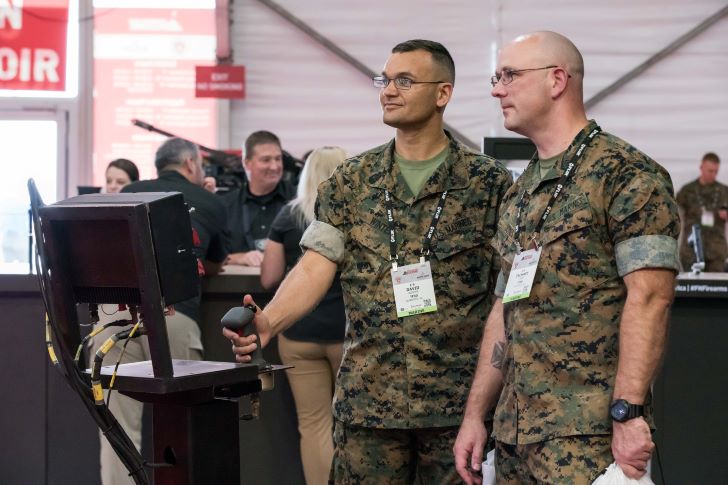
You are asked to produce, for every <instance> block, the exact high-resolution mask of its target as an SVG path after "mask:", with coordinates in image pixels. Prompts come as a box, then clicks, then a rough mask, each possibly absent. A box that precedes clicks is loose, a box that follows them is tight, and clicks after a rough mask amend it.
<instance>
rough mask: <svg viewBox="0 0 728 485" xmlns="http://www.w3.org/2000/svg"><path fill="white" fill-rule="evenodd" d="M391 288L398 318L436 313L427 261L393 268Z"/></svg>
mask: <svg viewBox="0 0 728 485" xmlns="http://www.w3.org/2000/svg"><path fill="white" fill-rule="evenodd" d="M392 286H393V287H394V303H395V305H397V317H398V318H402V317H409V316H410V315H418V314H420V313H429V312H435V311H437V302H436V301H435V286H434V284H433V282H432V269H431V268H430V262H429V261H424V260H421V261H420V262H419V263H417V264H408V265H406V266H393V267H392Z"/></svg>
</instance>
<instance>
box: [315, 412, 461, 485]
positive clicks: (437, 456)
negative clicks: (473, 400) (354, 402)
mask: <svg viewBox="0 0 728 485" xmlns="http://www.w3.org/2000/svg"><path fill="white" fill-rule="evenodd" d="M457 434H458V427H457V426H451V427H445V428H425V429H376V428H363V427H359V426H348V425H346V424H344V423H342V422H340V421H336V424H335V426H334V463H333V465H332V469H331V477H330V479H329V483H330V484H336V485H368V484H371V485H383V484H387V485H399V484H401V485H410V484H418V485H419V484H422V485H424V484H433V485H440V484H450V483H461V482H460V480H459V479H458V475H457V472H456V471H455V462H454V458H453V453H452V447H453V445H454V444H455V438H456V437H457Z"/></svg>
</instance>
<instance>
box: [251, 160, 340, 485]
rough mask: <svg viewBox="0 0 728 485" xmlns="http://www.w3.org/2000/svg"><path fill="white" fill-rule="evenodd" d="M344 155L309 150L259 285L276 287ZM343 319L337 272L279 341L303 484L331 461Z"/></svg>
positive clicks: (320, 479) (323, 475)
mask: <svg viewBox="0 0 728 485" xmlns="http://www.w3.org/2000/svg"><path fill="white" fill-rule="evenodd" d="M345 158H346V153H345V152H344V150H342V149H341V148H339V147H323V148H318V149H316V150H314V151H313V152H312V153H311V155H310V156H309V157H308V159H307V160H306V164H305V165H304V167H303V172H301V179H300V182H299V184H298V192H297V195H296V198H295V199H293V200H292V201H291V202H290V203H288V204H287V205H286V206H284V207H283V209H281V211H280V212H279V213H278V215H277V216H276V219H275V220H274V221H273V225H272V226H271V229H270V234H269V236H268V238H269V239H268V242H267V244H266V246H265V253H264V256H263V262H262V264H261V267H260V280H261V283H262V285H263V287H265V288H267V289H270V288H273V287H275V286H277V285H278V284H279V283H280V282H281V281H282V280H283V277H284V276H285V273H286V272H287V271H288V270H290V269H291V268H292V267H293V266H294V265H295V264H296V262H297V261H298V259H299V258H300V257H301V255H302V254H303V253H302V252H301V248H300V246H299V245H298V243H299V241H300V240H301V236H302V235H303V232H304V231H305V229H306V227H307V226H308V225H309V224H310V223H311V221H313V219H314V205H315V203H316V190H317V188H318V185H319V184H320V183H321V182H323V181H324V180H326V179H327V178H329V177H330V176H331V174H332V173H333V172H334V169H336V167H338V166H339V165H341V163H342V162H343V161H344V159H345ZM345 327H346V316H345V314H344V301H343V299H342V294H341V283H340V281H339V274H338V273H337V274H336V277H335V278H334V282H333V283H332V284H331V288H329V291H328V292H327V293H326V296H324V298H323V299H322V300H321V302H320V303H319V304H318V306H317V307H316V308H315V309H314V310H313V311H312V312H311V313H310V314H309V315H307V316H306V317H304V318H303V319H302V320H300V321H298V322H296V324H295V325H293V326H292V327H291V328H289V329H288V330H286V331H285V332H283V334H281V335H280V336H279V337H278V352H279V354H280V357H281V361H282V362H283V363H284V364H286V365H293V366H295V367H294V368H292V369H288V370H287V371H286V373H287V375H288V381H289V383H290V386H291V391H292V392H293V398H294V400H295V401H296V412H297V414H298V430H299V432H300V434H301V461H302V462H303V472H304V475H305V477H306V483H307V484H308V485H318V484H325V483H327V482H328V478H329V469H330V468H331V461H332V459H333V454H334V448H333V437H332V430H333V417H332V414H331V401H332V399H333V388H334V380H335V378H336V373H337V371H338V369H339V365H340V364H341V356H342V352H343V340H344V331H345Z"/></svg>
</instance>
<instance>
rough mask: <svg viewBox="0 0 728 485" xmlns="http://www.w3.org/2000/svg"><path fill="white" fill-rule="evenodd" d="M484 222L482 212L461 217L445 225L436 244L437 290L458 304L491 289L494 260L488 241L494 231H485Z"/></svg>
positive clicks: (434, 266)
mask: <svg viewBox="0 0 728 485" xmlns="http://www.w3.org/2000/svg"><path fill="white" fill-rule="evenodd" d="M483 219H484V218H483V214H482V213H481V212H479V211H468V212H466V213H460V214H458V219H457V220H456V221H455V222H454V224H448V223H447V221H441V223H440V224H441V226H442V227H440V226H438V229H437V232H438V233H439V234H438V235H437V238H436V239H435V240H433V246H432V253H433V255H434V258H432V264H433V268H432V270H433V275H434V278H435V284H436V290H437V292H438V293H442V292H447V294H449V295H450V296H451V297H452V298H453V299H454V300H455V301H461V300H467V299H469V298H474V297H476V296H479V295H481V294H482V293H484V292H485V291H486V290H487V289H488V281H489V274H490V268H491V265H492V259H493V249H492V247H491V245H490V244H488V241H489V240H490V238H492V237H493V232H494V231H493V229H492V228H490V229H488V228H483V225H484V222H483ZM453 228H454V229H453Z"/></svg>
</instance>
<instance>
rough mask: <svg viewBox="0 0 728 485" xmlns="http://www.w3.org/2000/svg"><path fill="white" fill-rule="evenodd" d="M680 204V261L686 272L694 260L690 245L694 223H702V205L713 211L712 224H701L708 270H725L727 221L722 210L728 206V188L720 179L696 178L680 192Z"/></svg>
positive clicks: (678, 199) (678, 201) (727, 251)
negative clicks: (702, 181)
mask: <svg viewBox="0 0 728 485" xmlns="http://www.w3.org/2000/svg"><path fill="white" fill-rule="evenodd" d="M677 203H678V204H679V206H680V208H681V209H682V211H683V226H682V227H683V231H682V238H681V246H680V262H681V264H682V269H683V271H690V269H691V267H692V264H693V263H694V262H695V252H694V250H693V248H692V246H690V245H689V244H688V241H687V240H688V236H689V235H690V232H691V229H692V227H693V224H701V218H702V214H703V208H705V210H707V211H709V212H711V213H712V214H713V225H712V226H706V225H702V224H701V227H700V232H701V236H702V240H703V255H704V257H705V271H711V272H723V271H725V260H726V257H728V246H726V239H725V220H723V219H722V218H721V217H720V211H721V210H722V209H725V208H726V207H728V187H726V186H725V185H723V184H721V183H720V182H713V183H711V184H705V185H703V184H701V183H700V182H699V180H695V181H693V182H690V183H689V184H687V185H685V186H684V187H683V188H682V189H680V191H679V192H678V193H677Z"/></svg>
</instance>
